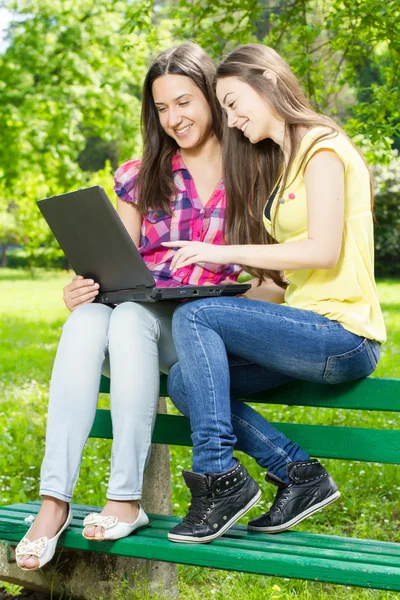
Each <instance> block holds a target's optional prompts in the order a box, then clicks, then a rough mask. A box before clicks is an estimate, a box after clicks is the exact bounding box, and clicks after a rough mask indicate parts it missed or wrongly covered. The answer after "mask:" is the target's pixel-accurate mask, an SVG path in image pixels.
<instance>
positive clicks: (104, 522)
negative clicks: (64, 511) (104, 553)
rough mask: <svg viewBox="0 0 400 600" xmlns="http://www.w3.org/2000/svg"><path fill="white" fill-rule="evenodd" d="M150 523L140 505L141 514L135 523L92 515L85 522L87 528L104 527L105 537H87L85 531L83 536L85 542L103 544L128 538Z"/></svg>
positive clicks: (96, 514) (97, 514)
mask: <svg viewBox="0 0 400 600" xmlns="http://www.w3.org/2000/svg"><path fill="white" fill-rule="evenodd" d="M148 522H149V518H148V516H147V515H146V513H145V512H144V510H143V508H142V507H141V506H140V504H139V514H138V517H137V519H136V521H134V522H133V523H121V521H119V520H118V518H117V517H106V516H103V515H100V514H99V513H90V514H89V515H88V516H87V517H85V518H84V520H83V525H84V526H85V527H102V528H103V529H104V537H101V538H98V537H87V536H86V535H85V530H83V531H82V535H83V537H84V538H85V540H89V541H90V542H102V541H103V540H119V539H120V538H124V537H127V536H128V535H130V534H131V533H132V532H133V531H135V529H140V528H141V527H145V526H146V525H147V524H148Z"/></svg>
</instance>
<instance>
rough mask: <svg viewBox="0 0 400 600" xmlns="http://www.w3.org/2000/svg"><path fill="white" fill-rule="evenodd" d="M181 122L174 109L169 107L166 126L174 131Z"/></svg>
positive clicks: (177, 112)
mask: <svg viewBox="0 0 400 600" xmlns="http://www.w3.org/2000/svg"><path fill="white" fill-rule="evenodd" d="M181 121H182V117H181V115H180V114H179V111H177V110H176V109H175V108H174V107H170V109H169V112H168V126H169V127H170V128H171V129H174V127H176V126H177V125H179V123H180V122H181Z"/></svg>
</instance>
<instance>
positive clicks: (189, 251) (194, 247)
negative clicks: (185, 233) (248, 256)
mask: <svg viewBox="0 0 400 600" xmlns="http://www.w3.org/2000/svg"><path fill="white" fill-rule="evenodd" d="M162 245H163V246H165V247H166V248H179V250H178V251H177V252H176V253H175V256H174V258H173V259H172V261H171V266H170V269H171V271H176V270H177V269H181V268H182V267H187V266H188V265H193V264H195V263H213V264H215V265H227V264H229V263H230V262H231V261H230V259H229V246H219V245H217V244H206V243H205V242H188V241H184V240H178V241H176V242H162Z"/></svg>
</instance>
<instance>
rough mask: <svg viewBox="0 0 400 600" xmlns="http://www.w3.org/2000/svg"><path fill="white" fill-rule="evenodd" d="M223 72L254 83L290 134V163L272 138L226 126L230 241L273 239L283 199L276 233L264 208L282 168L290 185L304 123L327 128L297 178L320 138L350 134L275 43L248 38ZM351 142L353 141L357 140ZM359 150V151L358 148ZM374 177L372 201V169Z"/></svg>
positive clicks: (271, 274) (272, 273)
mask: <svg viewBox="0 0 400 600" xmlns="http://www.w3.org/2000/svg"><path fill="white" fill-rule="evenodd" d="M266 72H267V73H271V74H272V76H273V77H276V83H274V84H273V85H272V84H271V80H270V79H268V78H267V77H266V76H265V73H266ZM223 77H236V78H237V79H239V80H241V81H243V82H245V83H247V84H248V85H250V86H251V87H252V88H253V89H254V90H255V91H256V92H257V93H258V94H260V96H262V97H263V98H264V99H266V100H267V102H268V103H269V105H270V106H271V109H272V110H273V111H274V112H276V114H278V115H279V116H280V117H281V118H282V120H283V121H284V122H285V141H286V140H287V142H288V147H289V148H290V153H289V161H288V164H287V166H286V169H285V165H284V155H283V152H282V150H281V148H280V146H278V144H276V143H275V142H274V141H273V140H271V139H265V140H262V141H260V142H258V143H257V144H251V143H250V142H249V141H248V140H247V139H245V137H244V136H243V134H242V133H241V132H240V131H239V130H238V129H236V128H232V129H230V128H228V127H227V126H225V128H224V137H223V140H224V143H223V178H224V183H225V190H226V195H227V216H226V232H227V237H228V241H229V243H231V244H265V243H274V242H275V240H274V239H273V235H274V224H275V221H276V215H277V212H278V207H279V203H278V204H277V205H276V206H277V209H276V210H275V214H274V223H273V226H272V235H269V234H268V233H267V231H266V230H265V227H264V224H263V219H262V215H263V210H264V206H265V203H266V202H267V200H268V198H269V197H270V195H271V193H272V192H273V191H274V189H275V187H276V186H277V184H278V181H279V178H280V177H281V176H282V173H284V174H283V177H282V181H281V182H280V183H279V187H280V190H282V191H283V190H284V189H285V188H286V185H287V177H288V174H289V172H290V169H291V167H292V166H293V163H294V161H295V159H296V155H297V154H298V151H299V147H300V143H301V137H300V136H299V127H307V128H308V129H311V128H313V127H323V128H324V130H325V131H324V132H323V133H321V135H319V136H318V137H317V138H315V139H314V140H313V141H312V142H311V143H310V145H309V146H308V148H307V149H306V150H305V152H304V154H303V155H302V157H301V158H300V163H299V168H298V170H297V173H296V174H295V175H294V177H293V179H295V178H296V177H297V175H298V173H299V172H300V170H301V169H302V167H303V166H304V164H305V162H306V160H307V156H308V155H309V152H310V151H311V149H312V148H313V147H314V146H315V144H317V143H318V142H320V141H321V140H323V139H326V138H331V137H336V136H337V135H338V134H339V133H341V134H343V135H345V136H346V138H347V139H349V138H348V136H347V135H346V134H345V133H344V132H343V131H342V129H341V128H340V127H339V126H338V125H336V123H335V122H334V121H332V119H330V118H328V117H325V116H324V115H320V114H318V113H317V112H316V111H315V110H314V109H313V108H312V106H311V104H310V103H309V102H308V100H307V98H306V97H305V95H304V93H303V91H302V89H301V87H300V84H299V82H298V80H297V79H296V77H295V76H294V74H293V73H292V71H291V69H290V67H289V65H288V64H287V63H286V62H285V61H284V60H283V58H282V57H281V56H280V55H279V54H278V53H277V52H275V50H273V49H272V48H269V47H267V46H264V45H261V44H247V45H245V46H241V47H240V48H238V49H236V50H234V51H233V52H231V53H230V54H229V55H228V56H227V57H226V58H225V59H224V61H223V62H222V63H221V64H220V65H219V67H218V68H217V79H220V78H223ZM349 141H350V143H352V142H351V140H349ZM352 145H353V146H354V144H353V143H352ZM354 147H355V146H354ZM356 149H357V148H356ZM357 151H358V152H359V150H358V149H357ZM359 153H360V152H359ZM360 154H361V153H360ZM363 160H364V159H363ZM364 162H365V160H364ZM365 164H366V163H365ZM367 168H368V166H367ZM370 178H371V202H372V197H373V196H372V176H371V175H370ZM245 268H246V270H247V271H248V272H249V273H251V274H252V275H254V276H255V277H258V278H259V279H260V280H261V279H263V278H264V277H270V278H272V279H273V280H274V281H275V283H278V285H280V286H281V287H285V286H286V284H285V283H284V282H283V280H282V277H281V275H280V273H278V272H277V271H267V270H262V269H250V268H248V267H245Z"/></svg>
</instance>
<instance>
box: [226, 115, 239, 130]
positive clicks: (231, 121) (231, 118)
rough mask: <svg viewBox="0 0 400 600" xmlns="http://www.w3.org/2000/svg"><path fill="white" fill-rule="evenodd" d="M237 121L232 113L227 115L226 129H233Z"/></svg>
mask: <svg viewBox="0 0 400 600" xmlns="http://www.w3.org/2000/svg"><path fill="white" fill-rule="evenodd" d="M237 120H238V119H237V117H236V116H235V115H234V114H233V113H232V112H229V113H228V127H235V125H236V123H237Z"/></svg>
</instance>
